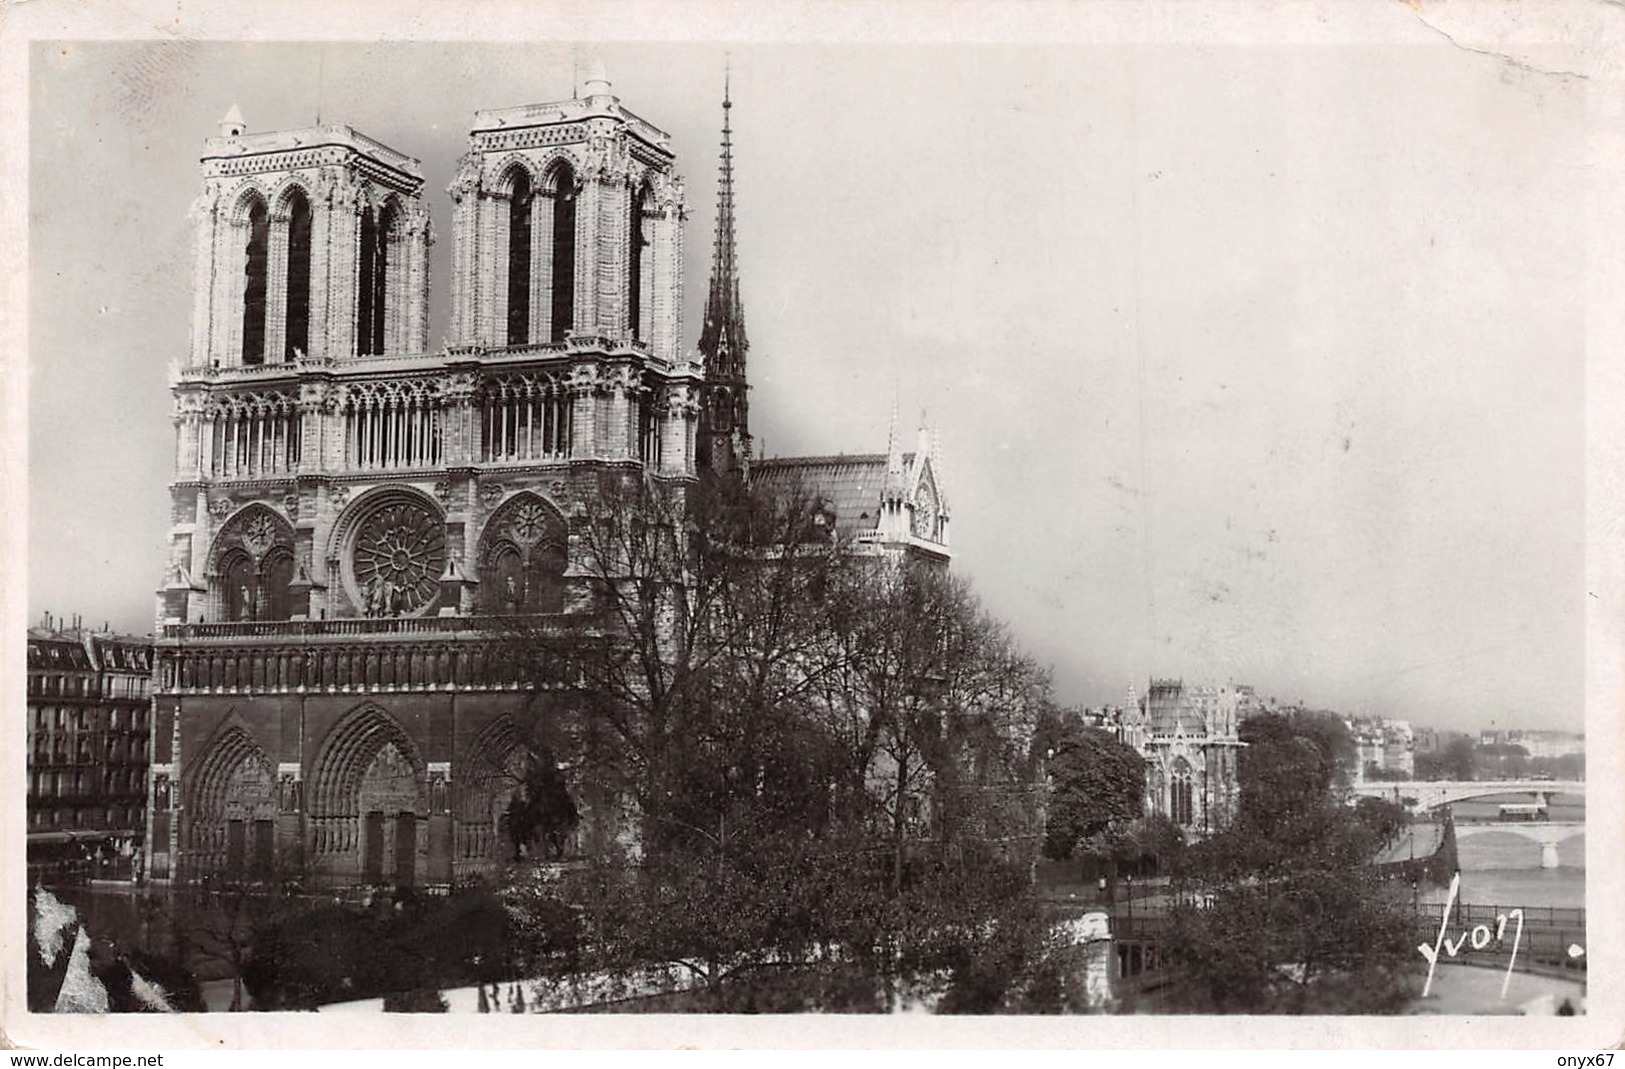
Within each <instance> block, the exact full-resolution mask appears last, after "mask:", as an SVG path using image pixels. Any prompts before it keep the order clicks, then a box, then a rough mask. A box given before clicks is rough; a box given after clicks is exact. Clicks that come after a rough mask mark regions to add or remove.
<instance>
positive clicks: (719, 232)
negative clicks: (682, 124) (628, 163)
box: [700, 68, 750, 379]
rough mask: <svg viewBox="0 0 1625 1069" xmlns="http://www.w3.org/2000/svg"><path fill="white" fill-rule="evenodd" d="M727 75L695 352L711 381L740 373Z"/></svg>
mask: <svg viewBox="0 0 1625 1069" xmlns="http://www.w3.org/2000/svg"><path fill="white" fill-rule="evenodd" d="M730 80H731V79H730V77H729V74H728V72H727V70H726V68H725V69H724V72H723V76H722V156H721V160H720V162H719V164H718V175H717V225H716V232H715V235H714V237H713V239H712V246H711V288H710V293H709V294H708V296H707V297H706V302H705V326H704V327H703V328H702V329H701V331H700V352H702V353H704V354H705V364H706V370H707V372H708V373H709V376H710V377H711V378H713V379H717V378H734V379H743V378H744V377H745V350H746V349H748V348H749V347H750V343H749V342H748V341H747V340H746V339H745V306H744V303H743V302H741V301H740V299H739V263H738V260H737V253H736V249H735V244H734V160H733V124H732V119H731V116H730V114H729V113H730V112H731V111H732V110H733V97H732V92H731V86H730Z"/></svg>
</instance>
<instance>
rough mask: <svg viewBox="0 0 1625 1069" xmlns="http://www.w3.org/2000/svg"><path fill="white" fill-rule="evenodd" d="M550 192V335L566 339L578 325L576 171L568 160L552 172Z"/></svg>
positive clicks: (555, 338) (551, 338)
mask: <svg viewBox="0 0 1625 1069" xmlns="http://www.w3.org/2000/svg"><path fill="white" fill-rule="evenodd" d="M548 178H549V182H548V188H547V196H548V197H549V198H550V199H551V200H552V202H553V233H552V235H551V238H552V240H551V241H550V242H549V246H550V248H549V252H550V255H549V256H548V264H549V270H550V271H551V284H550V286H549V290H550V293H549V298H550V301H549V303H550V305H551V308H550V311H551V312H552V316H551V318H550V323H551V326H550V329H549V334H548V336H549V339H550V340H551V341H556V342H559V341H563V340H564V339H565V335H567V334H568V333H569V332H570V331H571V330H574V329H575V300H576V174H575V171H573V170H572V169H571V168H570V165H569V164H567V163H559V164H557V165H556V166H554V168H553V169H552V170H551V171H549V172H548Z"/></svg>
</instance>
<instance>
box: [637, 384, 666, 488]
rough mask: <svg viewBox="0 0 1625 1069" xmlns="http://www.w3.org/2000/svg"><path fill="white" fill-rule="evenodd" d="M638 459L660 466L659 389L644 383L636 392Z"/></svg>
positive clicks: (654, 466)
mask: <svg viewBox="0 0 1625 1069" xmlns="http://www.w3.org/2000/svg"><path fill="white" fill-rule="evenodd" d="M637 401H638V406H637V407H638V426H637V434H638V459H639V460H641V461H643V463H644V464H645V465H647V466H649V467H653V468H658V467H659V466H660V454H661V449H660V409H659V403H660V391H659V389H658V387H655V386H653V385H651V384H647V383H646V384H645V385H644V388H643V389H642V390H640V391H639V392H638V398H637Z"/></svg>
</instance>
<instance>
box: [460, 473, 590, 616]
mask: <svg viewBox="0 0 1625 1069" xmlns="http://www.w3.org/2000/svg"><path fill="white" fill-rule="evenodd" d="M568 542H569V534H568V530H567V528H566V527H565V523H564V519H563V517H561V516H560V515H559V514H558V512H557V511H555V510H554V509H553V507H552V506H551V505H549V504H548V503H547V502H546V501H545V500H543V499H542V498H541V497H538V496H537V495H535V494H530V493H523V494H519V495H516V496H515V497H513V498H512V499H511V500H509V501H508V502H507V503H505V504H504V505H503V506H502V507H501V508H500V509H498V510H497V512H496V513H495V514H494V515H492V517H491V519H490V520H489V522H488V523H487V524H486V527H485V530H484V531H483V532H482V533H481V535H480V555H479V573H480V588H479V589H480V598H481V602H482V606H481V608H482V610H483V611H484V612H486V613H488V614H490V615H493V616H501V615H513V614H515V613H555V612H562V611H563V609H564V572H565V566H566V563H567V561H568V549H567V545H568Z"/></svg>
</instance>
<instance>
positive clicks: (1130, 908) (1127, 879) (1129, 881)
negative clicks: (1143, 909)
mask: <svg viewBox="0 0 1625 1069" xmlns="http://www.w3.org/2000/svg"><path fill="white" fill-rule="evenodd" d="M1123 881H1124V882H1125V883H1126V884H1128V891H1127V892H1126V893H1127V894H1128V930H1129V932H1130V933H1131V934H1132V933H1133V931H1134V873H1132V872H1130V873H1129V874H1128V875H1127V876H1124V877H1123Z"/></svg>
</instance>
